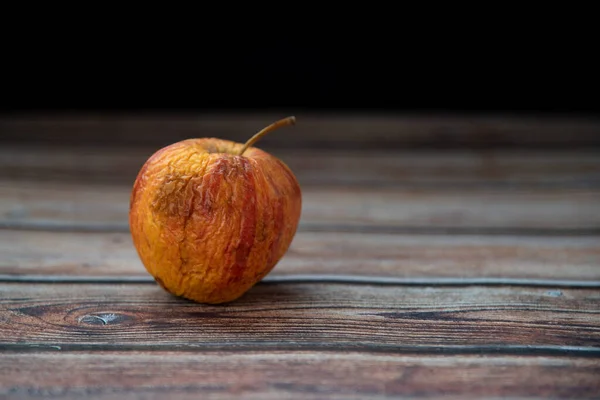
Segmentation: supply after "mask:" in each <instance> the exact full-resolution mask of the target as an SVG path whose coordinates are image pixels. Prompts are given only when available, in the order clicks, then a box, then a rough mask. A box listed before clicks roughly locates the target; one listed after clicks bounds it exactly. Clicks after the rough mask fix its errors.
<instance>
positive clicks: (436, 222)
mask: <svg viewBox="0 0 600 400" xmlns="http://www.w3.org/2000/svg"><path fill="white" fill-rule="evenodd" d="M130 190H131V189H130V188H129V187H128V186H122V185H107V186H90V185H82V184H67V183H60V184H58V183H41V182H37V183H32V182H27V181H22V182H6V181H2V182H0V227H5V228H6V227H11V228H21V229H55V230H59V229H62V230H65V229H66V230H104V231H121V232H125V231H128V222H127V221H128V208H129V195H130ZM599 205H600V189H586V188H582V189H572V190H565V189H559V188H557V189H545V190H527V189H522V190H512V191H507V190H491V189H473V190H468V191H465V190H457V191H443V192H440V191H439V190H435V189H422V190H416V189H413V190H402V189H391V188H388V189H385V188H381V189H377V190H373V189H369V188H327V187H324V188H313V187H305V188H304V189H303V208H302V218H301V221H300V228H299V229H300V230H330V231H331V230H333V231H344V230H363V231H365V230H370V229H371V230H372V229H376V230H377V229H379V230H382V231H386V230H390V231H394V230H396V231H400V232H402V231H422V230H425V231H429V232H432V231H434V232H435V231H443V232H461V231H466V232H471V233H484V232H487V231H489V232H492V233H493V232H506V231H511V230H512V231H519V230H524V231H528V230H529V231H531V230H533V231H536V230H553V231H556V232H558V233H570V232H573V231H584V232H588V233H589V232H592V233H598V228H600V213H598V207H599Z"/></svg>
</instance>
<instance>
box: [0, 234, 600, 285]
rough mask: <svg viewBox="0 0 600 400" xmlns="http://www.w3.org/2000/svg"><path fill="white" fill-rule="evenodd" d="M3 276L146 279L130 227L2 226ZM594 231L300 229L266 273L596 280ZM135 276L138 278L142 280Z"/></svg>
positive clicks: (599, 255) (599, 254)
mask: <svg viewBox="0 0 600 400" xmlns="http://www.w3.org/2000/svg"><path fill="white" fill-rule="evenodd" d="M0 254H2V256H1V257H0V278H1V277H3V276H4V277H5V278H6V277H10V276H14V277H17V276H18V277H23V276H31V277H55V278H56V279H57V280H60V279H64V280H67V279H72V280H86V279H88V280H93V279H100V278H104V279H112V280H115V279H119V278H121V279H125V278H131V277H138V278H139V279H141V278H147V279H148V280H150V279H151V277H150V276H149V275H148V273H147V272H146V270H145V269H144V267H143V266H142V264H141V262H140V260H139V257H138V255H137V253H136V251H135V248H134V247H133V243H132V240H131V236H130V235H129V233H103V232H85V233H79V232H78V233H72V232H37V231H15V230H0ZM599 265H600V239H599V238H598V237H595V236H592V237H585V236H582V237H516V236H478V235H461V236H451V235H393V234H369V235H361V234H355V233H323V232H299V233H298V234H297V235H296V237H295V238H294V240H293V242H292V245H291V247H290V249H289V251H288V252H287V254H286V255H285V257H284V258H283V259H282V260H281V261H280V263H279V265H278V266H277V267H276V268H275V269H274V270H273V271H272V272H271V274H270V275H269V278H271V277H282V276H302V275H334V276H347V275H352V276H357V277H365V278H376V277H392V278H398V279H407V280H410V279H413V280H418V279H421V280H424V281H429V282H431V283H433V282H435V281H436V280H440V279H445V278H456V279H459V280H460V279H463V280H464V282H465V283H466V282H468V281H469V279H480V280H481V279H483V280H484V279H487V280H488V282H491V283H493V282H495V280H499V279H502V280H507V279H520V280H522V281H523V283H525V284H526V283H528V282H529V284H532V283H533V282H532V280H534V281H539V280H548V281H550V282H554V283H555V284H556V285H563V284H564V281H569V280H578V281H588V282H593V281H596V282H600V268H599ZM139 279H138V280H139Z"/></svg>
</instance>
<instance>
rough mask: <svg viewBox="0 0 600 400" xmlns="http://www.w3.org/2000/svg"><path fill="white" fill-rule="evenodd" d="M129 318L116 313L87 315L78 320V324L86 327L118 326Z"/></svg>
mask: <svg viewBox="0 0 600 400" xmlns="http://www.w3.org/2000/svg"><path fill="white" fill-rule="evenodd" d="M129 319H131V317H129V316H127V315H124V314H117V313H98V314H87V315H84V316H82V317H80V318H79V323H80V324H86V325H118V324H122V323H123V322H126V321H128V320H129Z"/></svg>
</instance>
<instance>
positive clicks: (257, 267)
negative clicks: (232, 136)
mask: <svg viewBox="0 0 600 400" xmlns="http://www.w3.org/2000/svg"><path fill="white" fill-rule="evenodd" d="M242 147H243V144H242V143H236V142H232V141H228V140H223V139H218V138H198V139H187V140H183V141H180V142H177V143H174V144H171V145H169V146H166V147H164V148H162V149H160V150H158V151H157V152H156V153H154V154H153V155H152V156H151V157H150V158H149V159H148V160H147V161H146V162H145V163H144V165H143V166H142V168H141V169H140V171H139V173H138V176H137V178H136V180H135V183H134V185H133V189H132V192H131V198H130V209H129V225H130V231H131V236H132V238H133V243H134V246H135V248H136V250H137V253H138V255H139V257H140V259H141V261H142V263H143V265H144V267H145V268H146V270H147V271H148V272H149V273H150V275H152V276H153V277H154V279H155V280H156V282H157V283H158V284H159V285H160V286H161V287H162V288H163V289H165V290H166V291H167V292H169V293H171V294H173V295H175V296H179V297H183V298H186V299H189V300H192V301H195V302H198V303H207V304H219V303H227V302H231V301H234V300H236V299H238V298H239V297H241V296H242V295H243V294H245V293H246V292H247V291H248V290H249V289H250V288H252V287H253V286H254V285H255V284H256V283H258V282H259V281H260V280H262V279H263V278H264V277H265V276H266V275H267V274H268V273H269V272H270V271H271V270H272V269H273V268H274V267H275V265H276V264H277V263H278V262H279V260H280V259H281V258H282V257H283V256H284V255H285V253H286V252H287V250H288V248H289V246H290V244H291V242H292V239H293V237H294V236H295V234H296V230H297V227H298V223H299V220H300V215H301V208H302V193H301V189H300V185H299V184H298V181H297V179H296V177H295V176H294V174H293V173H292V171H291V170H290V169H289V167H288V166H287V165H285V164H284V163H283V162H282V161H281V160H279V159H278V158H276V157H275V156H273V155H270V154H269V153H267V152H265V151H263V150H260V149H258V148H256V147H250V148H248V149H247V150H246V151H245V152H244V155H243V156H239V155H237V154H238V153H239V151H240V150H241V149H242Z"/></svg>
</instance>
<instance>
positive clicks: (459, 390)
mask: <svg viewBox="0 0 600 400" xmlns="http://www.w3.org/2000/svg"><path fill="white" fill-rule="evenodd" d="M24 371H27V373H24ZM598 376H600V363H599V362H598V360H590V359H585V358H574V357H568V358H567V357H565V358H548V357H522V356H521V357H518V356H513V357H498V356H455V357H452V358H448V357H444V356H418V357H415V356H406V355H382V354H369V353H366V354H361V353H354V352H343V353H319V352H311V351H306V352H305V351H302V352H293V353H289V352H269V353H265V352H241V353H234V352H215V353H185V352H162V351H161V352H154V353H143V352H133V353H132V352H127V353H118V352H95V353H93V354H86V353H67V354H48V353H39V354H11V353H4V354H3V355H1V356H0V397H2V398H4V399H7V400H8V399H13V398H14V399H17V398H18V399H29V398H31V399H33V398H39V397H41V396H52V398H56V399H75V398H82V397H85V398H87V399H123V400H128V399H142V398H143V399H154V398H156V399H161V398H166V397H176V398H177V399H198V398H203V399H204V398H218V399H229V398H239V397H240V396H241V397H243V398H252V399H265V400H267V399H277V400H279V399H283V398H285V399H322V398H324V397H325V398H328V399H365V398H368V399H390V398H398V397H399V396H402V397H403V398H404V397H410V398H429V399H438V398H439V399H441V398H444V399H447V398H457V399H458V398H460V399H492V398H512V399H515V398H540V399H542V398H579V399H592V398H597V395H598V393H599V392H600V381H599V380H598Z"/></svg>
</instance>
